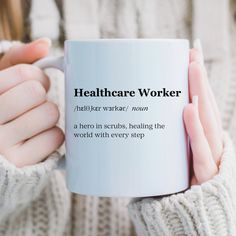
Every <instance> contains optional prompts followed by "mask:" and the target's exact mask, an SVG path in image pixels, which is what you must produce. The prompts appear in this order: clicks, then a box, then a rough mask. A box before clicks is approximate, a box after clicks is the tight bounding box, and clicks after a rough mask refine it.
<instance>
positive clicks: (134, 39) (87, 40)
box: [65, 38, 189, 43]
mask: <svg viewBox="0 0 236 236" xmlns="http://www.w3.org/2000/svg"><path fill="white" fill-rule="evenodd" d="M130 41H131V42H132V41H133V42H176V43H177V42H187V43H189V39H186V38H97V39H95V38H94V39H93V38H88V39H67V40H65V43H76V42H77V43H85V42H98V43H105V42H130Z"/></svg>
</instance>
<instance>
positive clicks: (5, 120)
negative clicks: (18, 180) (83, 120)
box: [0, 39, 64, 167]
mask: <svg viewBox="0 0 236 236" xmlns="http://www.w3.org/2000/svg"><path fill="white" fill-rule="evenodd" d="M49 47H50V41H49V40H47V39H39V40H36V41H34V42H32V43H29V44H25V45H24V44H19V45H16V46H14V47H12V48H11V49H10V50H9V52H7V53H6V54H5V55H4V56H3V58H2V59H1V60H0V154H2V155H4V156H5V157H6V158H7V159H8V160H9V161H10V162H12V163H13V164H15V165H16V166H18V167H22V166H26V165H33V164H36V163H38V162H40V161H42V160H44V159H45V158H46V157H47V156H48V155H49V154H51V153H52V152H53V151H55V150H56V149H57V148H58V147H59V146H60V145H61V144H62V142H63V141H64V135H63V132H62V131H61V129H59V128H58V127H56V126H55V125H56V123H57V121H58V119H59V111H58V108H57V106H56V105H55V104H53V103H51V102H48V101H47V98H46V92H47V90H48V89H49V79H48V78H47V76H46V75H45V74H44V73H43V71H42V70H40V69H39V68H37V67H36V66H33V65H30V64H31V63H33V62H34V61H36V60H38V59H40V58H42V57H44V56H46V55H47V54H48V50H49ZM23 63H26V64H23Z"/></svg>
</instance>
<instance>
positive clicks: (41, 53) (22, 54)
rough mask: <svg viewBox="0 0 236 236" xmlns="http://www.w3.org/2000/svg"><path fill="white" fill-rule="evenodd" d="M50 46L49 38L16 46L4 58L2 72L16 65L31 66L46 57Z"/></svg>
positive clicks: (0, 62)
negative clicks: (25, 64) (24, 64)
mask: <svg viewBox="0 0 236 236" xmlns="http://www.w3.org/2000/svg"><path fill="white" fill-rule="evenodd" d="M50 46H51V41H50V39H48V38H41V39H38V40H36V41H33V42H31V43H28V44H18V45H15V46H13V47H12V48H11V49H10V50H9V51H8V52H7V53H6V54H5V55H4V56H3V57H2V59H1V61H0V70H3V69H5V68H7V67H10V66H13V65H16V64H22V63H27V64H31V63H33V62H35V61H36V60H38V59H40V58H42V57H45V56H46V55H47V54H48V51H49V47H50Z"/></svg>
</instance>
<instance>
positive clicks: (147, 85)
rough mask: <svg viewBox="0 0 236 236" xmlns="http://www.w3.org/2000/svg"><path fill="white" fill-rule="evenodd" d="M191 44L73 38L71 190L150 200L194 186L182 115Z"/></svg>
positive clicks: (66, 64) (63, 62)
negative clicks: (147, 197) (190, 182)
mask: <svg viewBox="0 0 236 236" xmlns="http://www.w3.org/2000/svg"><path fill="white" fill-rule="evenodd" d="M188 64H189V42H188V40H185V39H96V40H67V41H66V42H65V56H64V58H63V57H61V58H44V59H42V60H40V61H38V62H37V63H36V65H37V66H39V67H41V68H43V69H44V68H48V67H54V68H58V69H60V70H62V71H64V72H65V78H66V79H65V87H66V96H65V97H66V100H65V103H66V128H65V135H66V179H67V186H68V189H69V190H70V191H71V192H74V193H79V194H85V195H96V196H106V197H120V196H129V197H145V196H155V195H164V194H171V193H175V192H180V191H183V190H185V189H187V188H188V187H189V168H188V163H189V160H188V141H187V135H186V131H185V128H184V123H183V116H182V114H183V109H184V107H185V105H186V104H187V103H188V102H189V101H188Z"/></svg>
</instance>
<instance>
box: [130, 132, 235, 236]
mask: <svg viewBox="0 0 236 236" xmlns="http://www.w3.org/2000/svg"><path fill="white" fill-rule="evenodd" d="M128 210H129V213H130V217H131V219H132V221H133V223H134V226H135V229H136V233H137V234H138V235H142V236H147V235H151V236H153V235H161V236H165V235H168V236H170V235H207V236H213V235H214V236H222V235H236V226H235V224H236V158H235V154H234V150H233V144H232V142H231V140H230V138H229V137H228V135H227V134H225V135H224V151H223V154H222V159H221V164H220V168H219V173H218V174H217V175H216V176H215V177H214V178H212V179H211V180H209V181H207V182H205V183H203V184H201V185H195V186H192V187H191V188H190V189H188V190H187V191H185V192H183V193H178V194H174V195H171V196H167V197H162V198H161V197H159V198H158V197H157V198H154V197H152V198H144V199H132V201H131V202H130V203H129V204H128Z"/></svg>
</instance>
